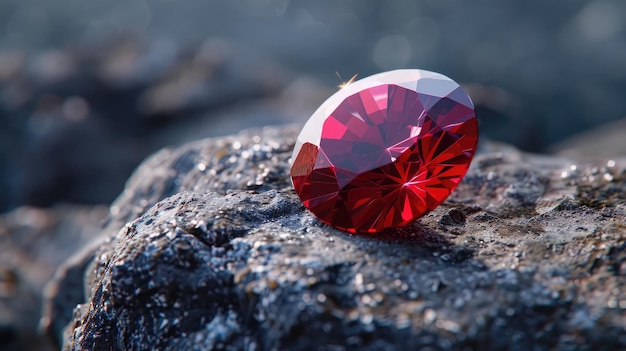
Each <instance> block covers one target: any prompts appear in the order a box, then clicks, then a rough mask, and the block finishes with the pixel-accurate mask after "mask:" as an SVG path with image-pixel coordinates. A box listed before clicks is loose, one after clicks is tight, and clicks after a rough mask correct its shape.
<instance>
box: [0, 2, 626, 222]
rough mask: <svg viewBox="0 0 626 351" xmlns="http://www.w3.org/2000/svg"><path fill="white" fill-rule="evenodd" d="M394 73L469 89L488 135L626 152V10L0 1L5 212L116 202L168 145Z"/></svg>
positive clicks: (296, 111) (552, 147)
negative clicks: (435, 77)
mask: <svg viewBox="0 0 626 351" xmlns="http://www.w3.org/2000/svg"><path fill="white" fill-rule="evenodd" d="M393 68H423V69H429V70H434V71H438V72H441V73H444V74H446V75H448V76H450V77H452V78H453V79H455V80H457V81H458V82H460V83H462V84H463V85H464V86H465V87H466V88H467V90H468V91H469V92H470V95H471V96H472V98H473V99H474V101H475V102H476V104H477V106H478V113H479V117H480V122H481V132H482V135H483V137H485V138H489V139H492V140H500V141H504V142H507V143H511V144H514V145H516V146H517V147H519V148H521V149H524V150H528V151H533V152H566V153H567V152H570V153H572V152H573V153H574V154H576V153H577V152H579V153H583V154H585V153H586V154H587V155H588V156H589V155H591V156H593V155H594V153H602V152H604V151H607V149H609V150H608V151H609V152H613V153H616V154H618V155H619V154H621V152H624V146H623V145H626V142H624V143H621V136H620V134H621V132H623V131H626V128H624V124H625V123H624V122H623V121H622V122H619V121H620V120H621V119H622V118H623V117H625V116H626V2H624V1H621V0H600V1H587V0H570V1H561V0H527V1H523V2H520V1H517V2H511V1H501V0H477V1H472V2H468V1H462V0H429V1H420V2H417V1H398V0H389V1H374V0H349V1H345V0H343V1H342V0H332V1H331V0H324V1H302V0H233V1H208V0H186V1H172V0H106V1H105V0H88V1H85V0H57V1H44V0H30V1H24V0H0V212H3V211H8V210H10V209H13V208H16V207H18V206H21V205H35V206H50V205H53V204H55V203H59V202H69V203H80V204H98V203H103V204H104V203H109V202H110V201H112V200H113V199H114V197H115V196H117V195H118V194H119V192H120V191H121V190H122V187H123V182H124V181H125V179H126V178H127V177H128V175H129V174H130V172H131V171H132V169H133V168H134V167H135V166H136V165H137V164H138V163H139V162H140V161H141V160H142V159H143V158H144V157H145V156H147V155H148V154H150V153H151V152H154V151H156V150H158V149H159V148H161V147H163V146H165V145H170V144H177V143H182V142H184V141H187V140H191V139H197V138H201V137H206V136H215V135H221V134H227V133H232V132H236V131H238V130H241V129H243V128H246V127H250V126H259V125H265V124H275V123H288V122H296V123H303V122H304V121H305V120H306V118H308V116H309V114H310V113H311V112H312V111H313V110H314V109H315V107H316V106H317V105H319V104H320V103H321V102H322V101H323V100H324V99H325V98H326V97H327V96H329V95H330V94H332V92H333V91H334V90H335V89H336V86H337V85H338V84H339V83H341V79H340V78H338V76H337V72H339V74H340V75H341V76H342V77H343V80H347V79H349V78H350V77H351V76H352V75H354V74H357V73H358V74H359V75H360V76H367V75H370V74H373V73H377V72H380V71H385V70H390V69H393ZM611 123H613V124H611ZM596 128H605V129H604V131H602V129H599V130H598V129H596ZM620 128H621V129H620ZM616 130H619V131H620V132H617V134H616ZM581 133H583V134H582V136H581ZM589 133H591V134H589ZM594 133H595V134H594ZM610 133H612V135H613V139H610V141H607V140H608V139H607V135H608V134H610ZM587 135H592V136H595V138H596V139H595V141H591V142H590V141H589V138H588V137H586V136H587ZM615 135H617V137H615ZM577 138H578V139H577ZM599 140H602V141H603V142H605V143H606V142H608V143H609V144H610V146H606V147H605V146H600V144H599ZM611 143H612V144H611ZM594 147H595V149H594ZM598 155H599V154H598Z"/></svg>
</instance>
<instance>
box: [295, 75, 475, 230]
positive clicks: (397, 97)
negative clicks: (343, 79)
mask: <svg viewBox="0 0 626 351" xmlns="http://www.w3.org/2000/svg"><path fill="white" fill-rule="evenodd" d="M477 141H478V125H477V121H476V115H475V113H474V105H473V104H472V102H471V100H470V98H469V96H468V95H467V94H466V93H465V92H464V91H463V89H461V87H460V86H459V85H458V84H457V83H456V82H454V81H453V80H451V79H450V78H448V77H446V76H443V75H441V74H438V73H434V72H429V71H424V70H396V71H390V72H385V73H380V74H377V75H373V76H370V77H367V78H364V79H361V80H359V81H357V82H354V83H352V84H350V85H348V86H346V87H345V88H343V89H341V90H340V91H338V92H337V93H336V94H334V95H333V96H331V97H330V98H329V99H328V100H326V101H325V102H324V103H323V104H322V105H321V106H320V107H319V109H318V110H317V111H316V112H315V113H314V114H313V116H312V117H311V118H310V119H309V121H308V122H307V123H306V124H305V126H304V128H303V129H302V132H301V133H300V135H299V136H298V140H297V142H296V146H295V148H294V151H293V156H292V166H291V179H292V182H293V186H294V188H295V190H296V193H297V194H298V196H299V197H300V199H301V200H302V202H303V204H304V206H306V207H307V208H308V209H309V210H310V211H311V212H313V214H315V215H316V216H317V217H318V218H319V219H320V220H322V221H323V222H325V223H327V224H329V225H331V226H334V227H336V228H339V229H342V230H345V231H348V232H350V233H376V232H380V231H382V230H384V229H386V228H391V227H399V226H404V225H407V224H409V223H411V222H413V221H414V220H416V219H417V218H420V217H422V216H423V215H424V214H426V213H428V212H429V211H431V210H433V209H434V208H435V207H437V206H439V205H440V204H441V203H442V202H443V201H444V200H445V199H446V198H447V197H448V196H449V195H450V193H452V191H454V189H455V188H456V187H457V185H458V184H459V182H460V181H461V179H462V178H463V176H464V175H465V173H466V172H467V169H468V167H469V165H470V162H471V160H472V158H473V157H474V151H475V149H476V144H477Z"/></svg>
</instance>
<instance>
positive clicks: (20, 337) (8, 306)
mask: <svg viewBox="0 0 626 351" xmlns="http://www.w3.org/2000/svg"><path fill="white" fill-rule="evenodd" d="M107 213H108V209H107V208H106V207H105V206H96V207H91V206H75V205H58V206H55V207H53V208H50V209H41V208H33V207H20V208H18V209H15V210H13V211H11V212H9V213H6V214H3V215H1V216H0V345H2V347H6V348H3V350H33V349H37V350H50V349H51V348H50V345H49V343H48V341H47V340H46V339H45V338H42V337H41V336H40V335H38V333H37V327H38V323H39V320H40V316H41V308H42V305H41V302H42V299H43V296H42V291H43V289H44V286H45V284H46V283H47V282H48V280H50V278H51V277H52V275H53V273H54V271H55V269H56V268H57V267H58V266H59V265H60V264H61V263H62V262H63V261H65V260H66V259H67V258H68V257H69V256H70V255H71V254H72V253H74V252H75V251H76V250H78V248H80V247H81V246H83V245H84V244H85V243H87V242H88V241H89V240H90V239H91V238H92V237H93V236H95V234H96V233H97V232H98V231H99V230H100V229H101V228H100V226H99V224H100V221H101V220H102V219H103V218H104V217H105V216H106V214H107ZM81 284H82V281H81ZM78 289H82V287H81V286H80V285H79V286H78ZM80 297H81V298H84V295H83V294H81V295H80ZM68 318H69V317H68Z"/></svg>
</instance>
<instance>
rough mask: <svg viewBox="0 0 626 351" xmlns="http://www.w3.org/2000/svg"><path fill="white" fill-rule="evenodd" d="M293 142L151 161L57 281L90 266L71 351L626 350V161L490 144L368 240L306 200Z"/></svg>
mask: <svg viewBox="0 0 626 351" xmlns="http://www.w3.org/2000/svg"><path fill="white" fill-rule="evenodd" d="M296 132H297V131H296V129H294V128H284V129H272V128H268V129H265V130H263V131H257V132H255V131H247V132H243V133H242V134H240V135H238V136H233V137H225V138H221V139H207V140H203V141H198V142H195V143H190V144H186V145H183V146H181V147H178V148H174V149H167V150H163V151H161V152H159V153H157V154H156V155H154V156H153V157H151V158H150V159H148V160H147V161H146V162H145V163H144V164H143V165H142V166H141V167H140V168H139V169H138V170H137V171H136V172H135V174H134V175H133V177H132V178H131V179H130V180H129V182H128V184H127V188H126V190H125V191H124V193H123V194H122V195H121V196H120V197H119V198H118V200H117V201H116V202H115V203H114V205H113V206H112V208H111V213H112V214H111V217H110V220H109V222H108V224H107V227H106V230H105V231H103V232H102V234H101V240H102V242H101V243H100V244H99V245H97V246H91V247H88V248H86V249H85V250H84V251H83V252H82V253H79V254H78V255H77V256H76V257H75V258H73V261H72V262H73V263H72V264H68V265H66V266H65V268H64V270H63V271H62V272H60V273H59V274H58V275H57V279H56V280H55V281H53V282H52V283H51V286H50V291H68V290H71V289H76V288H75V287H74V286H72V285H71V284H68V282H70V281H74V282H75V281H77V280H80V279H82V277H81V275H80V272H81V271H82V269H77V267H82V266H85V265H87V266H88V268H87V269H86V270H84V271H85V276H84V280H85V293H86V294H85V295H86V296H85V299H84V300H83V301H71V300H65V301H62V300H61V299H59V297H58V296H57V295H54V294H51V295H50V297H49V301H48V306H50V305H54V306H56V307H55V308H48V309H47V311H48V314H47V315H46V316H45V318H46V319H47V320H49V321H50V322H51V323H50V324H49V326H48V331H49V332H50V333H51V334H55V335H56V337H57V338H59V339H60V340H63V344H64V348H65V349H67V350H69V349H77V350H83V349H95V350H121V349H133V350H151V349H163V350H180V349H189V350H205V349H227V350H240V349H249V350H275V349H276V350H278V349H281V350H305V349H306V350H311V349H313V350H315V349H317V350H353V349H354V350H356V349H370V350H393V349H398V350H404V349H418V348H420V347H421V349H433V350H448V349H454V350H540V349H551V350H574V349H576V350H615V349H624V348H626V330H625V327H624V326H625V325H626V279H625V278H624V276H625V275H626V199H625V196H624V194H625V193H626V172H625V171H624V169H625V167H626V160H623V159H622V160H614V161H615V162H608V160H604V161H602V162H598V163H595V164H594V163H588V164H579V163H574V162H572V161H571V160H568V159H563V158H555V157H543V156H535V155H529V154H522V153H519V152H517V151H516V150H514V149H510V148H506V147H500V146H495V145H484V146H483V150H482V153H481V154H480V155H478V156H477V157H476V159H475V160H474V162H473V165H472V167H471V169H470V171H469V173H468V175H467V176H466V178H465V179H464V181H463V182H462V184H461V185H460V186H459V188H458V190H457V191H456V192H455V193H454V194H453V196H452V197H451V198H449V199H448V200H447V201H446V202H445V203H444V204H443V205H442V206H440V207H439V208H437V209H436V210H435V211H433V212H432V213H430V214H428V215H427V216H425V217H424V218H422V219H421V220H419V221H418V222H416V223H415V224H413V225H411V226H409V227H407V228H404V229H400V230H393V231H390V232H388V233H385V235H384V236H382V237H376V238H370V237H363V236H353V235H348V234H345V233H342V232H339V231H337V230H334V229H332V228H329V227H327V226H325V225H322V224H320V223H319V222H318V221H317V220H316V219H314V217H313V216H312V215H311V214H309V213H308V212H307V211H305V210H304V208H303V206H302V205H301V204H300V203H299V202H298V200H297V197H296V196H295V194H294V193H293V191H292V190H291V189H290V184H289V179H288V172H287V167H288V164H287V162H288V157H289V154H290V152H291V146H292V143H293V141H294V136H295V134H296ZM127 222H128V223H127ZM126 223H127V224H126ZM90 257H95V259H93V260H90V259H89V258H90ZM70 277H73V278H71V279H70ZM81 294H82V291H81V292H80V293H77V294H76V295H75V296H80V295H81ZM75 303H80V305H79V306H77V308H76V309H75V310H74V315H73V317H71V318H69V317H67V316H69V315H71V314H70V313H69V312H68V311H71V309H72V308H73V307H74V306H75ZM70 319H71V320H70ZM65 324H67V326H68V327H67V329H66V331H65V335H61V334H60V332H59V331H60V329H61V328H60V327H59V326H63V325H65Z"/></svg>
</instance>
